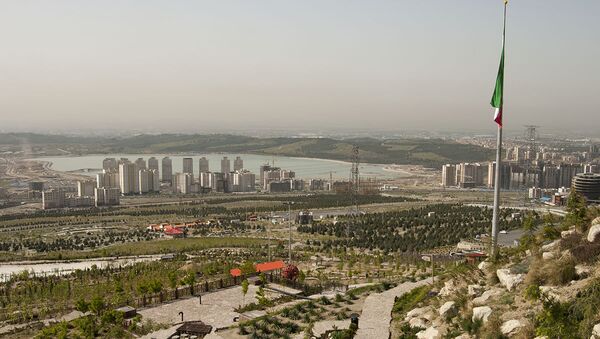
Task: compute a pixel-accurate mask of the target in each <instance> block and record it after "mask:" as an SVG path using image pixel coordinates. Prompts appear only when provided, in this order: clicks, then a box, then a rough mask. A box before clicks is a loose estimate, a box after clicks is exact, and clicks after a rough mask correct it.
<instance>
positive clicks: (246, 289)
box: [242, 279, 248, 306]
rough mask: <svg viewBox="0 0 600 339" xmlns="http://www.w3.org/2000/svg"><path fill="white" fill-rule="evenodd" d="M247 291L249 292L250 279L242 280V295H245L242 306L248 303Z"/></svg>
mask: <svg viewBox="0 0 600 339" xmlns="http://www.w3.org/2000/svg"><path fill="white" fill-rule="evenodd" d="M247 293H248V279H244V281H242V295H243V301H242V306H245V305H246V294H247Z"/></svg>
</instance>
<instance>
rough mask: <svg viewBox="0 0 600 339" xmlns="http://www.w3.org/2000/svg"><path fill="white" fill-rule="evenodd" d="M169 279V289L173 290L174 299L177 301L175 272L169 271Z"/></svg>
mask: <svg viewBox="0 0 600 339" xmlns="http://www.w3.org/2000/svg"><path fill="white" fill-rule="evenodd" d="M168 278H169V287H171V288H172V289H173V290H175V299H179V294H178V291H177V278H178V277H177V271H171V272H169V274H168Z"/></svg>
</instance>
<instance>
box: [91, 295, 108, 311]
mask: <svg viewBox="0 0 600 339" xmlns="http://www.w3.org/2000/svg"><path fill="white" fill-rule="evenodd" d="M104 307H105V305H104V299H102V297H100V296H99V295H97V296H95V297H93V298H92V301H90V311H92V312H93V313H94V314H96V315H100V314H101V313H102V311H104Z"/></svg>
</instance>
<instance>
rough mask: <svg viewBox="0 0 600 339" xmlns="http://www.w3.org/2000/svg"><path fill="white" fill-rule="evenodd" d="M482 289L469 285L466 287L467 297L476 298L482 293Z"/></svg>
mask: <svg viewBox="0 0 600 339" xmlns="http://www.w3.org/2000/svg"><path fill="white" fill-rule="evenodd" d="M483 290H484V288H483V286H481V285H469V286H467V295H469V296H470V297H478V296H480V295H481V293H482V292H483Z"/></svg>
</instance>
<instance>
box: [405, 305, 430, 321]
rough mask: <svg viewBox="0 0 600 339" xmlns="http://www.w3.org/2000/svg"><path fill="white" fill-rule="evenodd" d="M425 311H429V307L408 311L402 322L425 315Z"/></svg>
mask: <svg viewBox="0 0 600 339" xmlns="http://www.w3.org/2000/svg"><path fill="white" fill-rule="evenodd" d="M427 311H429V307H417V308H415V309H412V310H410V311H409V312H408V313H406V317H405V318H404V320H410V319H412V318H419V317H421V316H422V315H423V314H425V313H427Z"/></svg>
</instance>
